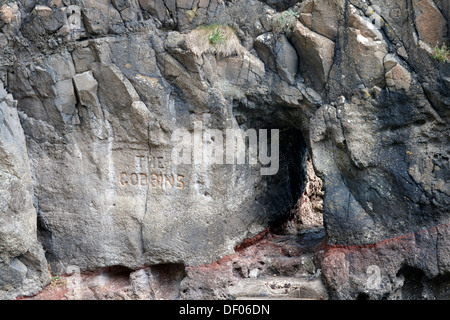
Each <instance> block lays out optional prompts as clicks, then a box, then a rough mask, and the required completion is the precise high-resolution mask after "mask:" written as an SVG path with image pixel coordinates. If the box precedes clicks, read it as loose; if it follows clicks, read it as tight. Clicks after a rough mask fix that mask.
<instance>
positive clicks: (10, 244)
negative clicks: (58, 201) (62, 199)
mask: <svg viewBox="0 0 450 320" xmlns="http://www.w3.org/2000/svg"><path fill="white" fill-rule="evenodd" d="M16 105H17V102H16V101H14V100H13V99H12V96H11V95H10V94H7V92H6V90H5V89H4V87H3V83H2V82H0V158H1V161H0V213H1V214H0V299H11V298H14V297H15V296H17V295H18V294H22V293H28V294H31V293H34V292H36V290H39V289H40V288H41V287H42V286H43V285H45V284H46V283H47V281H48V280H49V279H48V275H47V270H46V269H47V265H46V259H45V256H44V252H43V250H42V247H41V245H40V244H39V243H38V241H37V226H36V209H35V208H34V206H33V185H32V178H31V172H30V163H29V161H28V155H27V148H26V145H25V136H24V134H23V129H22V127H21V125H20V122H19V116H18V111H17V109H16Z"/></svg>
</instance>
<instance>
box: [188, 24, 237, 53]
mask: <svg viewBox="0 0 450 320" xmlns="http://www.w3.org/2000/svg"><path fill="white" fill-rule="evenodd" d="M186 44H187V47H188V48H189V49H190V50H191V51H192V52H193V53H194V54H195V55H197V56H201V55H202V54H203V53H212V54H217V55H222V56H224V57H228V56H232V55H240V54H242V51H243V47H242V45H241V43H240V41H239V39H238V37H237V36H236V34H235V33H234V31H233V29H232V28H231V27H229V26H225V25H218V24H215V23H214V24H211V25H208V26H200V27H198V28H197V29H195V30H192V31H191V32H190V33H189V34H188V36H187V38H186Z"/></svg>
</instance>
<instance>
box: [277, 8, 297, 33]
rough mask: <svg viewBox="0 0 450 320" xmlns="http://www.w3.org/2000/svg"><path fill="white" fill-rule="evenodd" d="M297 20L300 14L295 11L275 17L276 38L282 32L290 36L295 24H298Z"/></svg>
mask: <svg viewBox="0 0 450 320" xmlns="http://www.w3.org/2000/svg"><path fill="white" fill-rule="evenodd" d="M297 18H298V12H295V11H293V10H286V11H284V12H282V13H281V14H278V15H277V16H275V18H274V21H273V26H272V27H273V33H274V34H275V36H277V35H278V34H280V33H281V32H284V33H286V35H289V34H290V32H291V31H292V28H293V27H294V25H295V23H296V22H297Z"/></svg>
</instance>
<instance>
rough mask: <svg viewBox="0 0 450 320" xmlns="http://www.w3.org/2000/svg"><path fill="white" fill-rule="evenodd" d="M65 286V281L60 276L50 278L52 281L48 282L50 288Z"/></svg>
mask: <svg viewBox="0 0 450 320" xmlns="http://www.w3.org/2000/svg"><path fill="white" fill-rule="evenodd" d="M65 284H66V280H65V279H63V278H61V277H60V276H58V275H56V276H53V277H52V280H51V282H50V285H51V286H52V287H61V286H64V285H65Z"/></svg>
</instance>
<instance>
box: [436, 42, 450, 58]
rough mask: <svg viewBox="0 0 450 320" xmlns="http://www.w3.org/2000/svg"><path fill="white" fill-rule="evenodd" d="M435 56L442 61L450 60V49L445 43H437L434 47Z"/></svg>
mask: <svg viewBox="0 0 450 320" xmlns="http://www.w3.org/2000/svg"><path fill="white" fill-rule="evenodd" d="M433 58H434V59H436V60H438V61H441V62H449V61H450V49H448V48H447V46H446V45H445V44H443V45H442V46H441V47H439V46H438V45H436V46H435V47H434V48H433Z"/></svg>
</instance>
